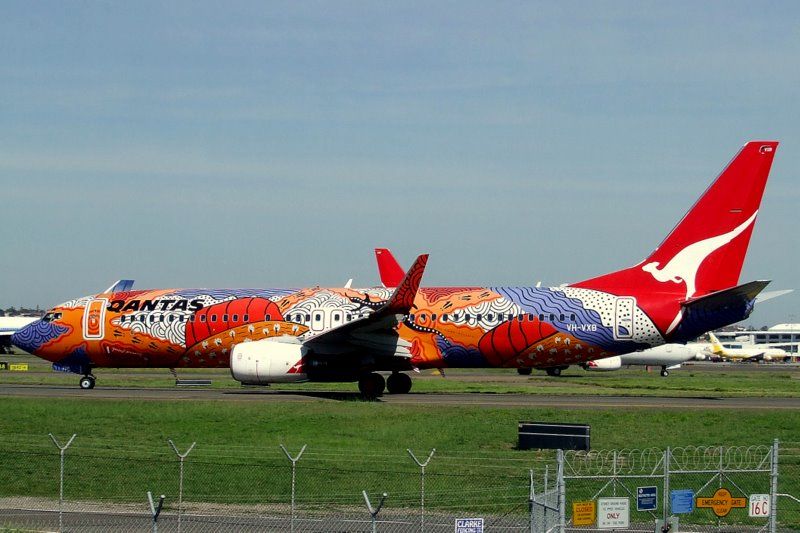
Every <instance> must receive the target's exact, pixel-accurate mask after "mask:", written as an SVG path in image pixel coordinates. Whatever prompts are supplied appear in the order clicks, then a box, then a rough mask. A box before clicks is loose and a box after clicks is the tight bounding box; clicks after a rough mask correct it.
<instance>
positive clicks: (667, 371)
mask: <svg viewBox="0 0 800 533" xmlns="http://www.w3.org/2000/svg"><path fill="white" fill-rule="evenodd" d="M667 376H669V370H667V369H666V367H663V366H662V367H661V377H662V378H665V377H667Z"/></svg>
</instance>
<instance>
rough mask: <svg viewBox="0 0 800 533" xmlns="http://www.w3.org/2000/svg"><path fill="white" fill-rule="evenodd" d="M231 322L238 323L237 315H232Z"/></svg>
mask: <svg viewBox="0 0 800 533" xmlns="http://www.w3.org/2000/svg"><path fill="white" fill-rule="evenodd" d="M231 320H233V321H234V322H238V321H239V315H233V318H232V319H231Z"/></svg>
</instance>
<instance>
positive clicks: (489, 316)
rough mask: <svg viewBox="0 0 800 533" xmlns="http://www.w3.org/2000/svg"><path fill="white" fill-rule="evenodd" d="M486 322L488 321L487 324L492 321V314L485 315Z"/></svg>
mask: <svg viewBox="0 0 800 533" xmlns="http://www.w3.org/2000/svg"><path fill="white" fill-rule="evenodd" d="M486 320H488V321H489V322H491V321H493V320H494V315H492V314H489V315H486Z"/></svg>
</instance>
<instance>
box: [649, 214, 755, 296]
mask: <svg viewBox="0 0 800 533" xmlns="http://www.w3.org/2000/svg"><path fill="white" fill-rule="evenodd" d="M757 214H758V211H756V212H755V213H753V216H751V217H750V218H748V219H747V220H745V221H744V222H742V224H740V225H739V226H737V227H736V228H734V229H733V230H731V231H729V232H728V233H723V234H722V235H718V236H716V237H710V238H708V239H704V240H702V241H699V242H696V243H694V244H690V245H689V246H687V247H686V248H684V249H683V250H681V251H680V252H678V253H677V254H675V256H674V257H673V258H672V259H670V260H669V262H668V263H667V264H666V265H664V267H663V268H658V265H659V264H660V263H659V262H658V261H653V262H652V263H647V264H646V265H644V266H643V267H642V270H644V271H645V272H649V273H650V274H651V275H652V276H653V277H654V278H655V279H656V280H657V281H660V282H662V283H664V282H667V281H671V282H673V283H680V282H681V281H683V282H684V283H686V298H690V297H692V296H694V293H695V291H696V290H697V288H696V286H695V278H697V271H698V270H699V269H700V265H701V264H703V261H705V260H706V258H707V257H708V256H709V255H711V254H712V253H713V252H715V251H716V250H718V249H719V248H721V247H723V246H725V245H726V244H728V243H729V242H731V241H732V240H733V239H735V238H736V237H738V236H739V235H740V234H741V233H742V232H743V231H744V230H745V229H747V227H748V226H749V225H750V224H752V223H753V221H754V220H755V219H756V215H757Z"/></svg>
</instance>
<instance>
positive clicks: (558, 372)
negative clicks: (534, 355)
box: [545, 366, 561, 377]
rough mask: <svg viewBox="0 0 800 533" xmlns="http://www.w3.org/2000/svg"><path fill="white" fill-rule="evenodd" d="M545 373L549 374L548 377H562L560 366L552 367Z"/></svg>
mask: <svg viewBox="0 0 800 533" xmlns="http://www.w3.org/2000/svg"><path fill="white" fill-rule="evenodd" d="M545 372H547V375H548V376H553V377H558V376H560V375H561V367H560V366H554V367H550V368H548V369H547V370H545Z"/></svg>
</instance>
